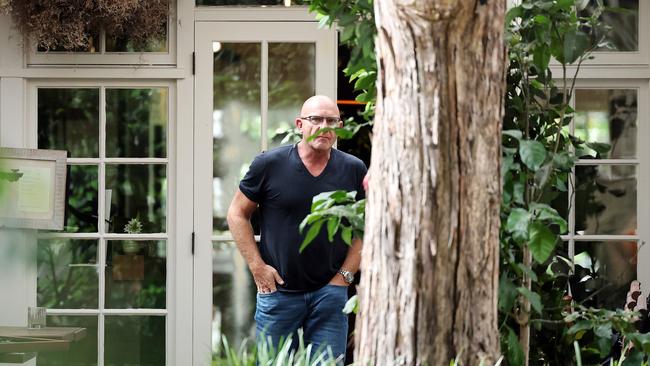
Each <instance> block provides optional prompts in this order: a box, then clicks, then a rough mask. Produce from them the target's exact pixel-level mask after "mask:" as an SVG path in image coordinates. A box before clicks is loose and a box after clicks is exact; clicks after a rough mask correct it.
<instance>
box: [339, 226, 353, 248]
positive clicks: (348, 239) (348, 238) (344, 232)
mask: <svg viewBox="0 0 650 366" xmlns="http://www.w3.org/2000/svg"><path fill="white" fill-rule="evenodd" d="M341 238H343V241H344V242H345V244H347V245H351V244H352V229H351V228H350V227H349V226H343V227H342V228H341Z"/></svg>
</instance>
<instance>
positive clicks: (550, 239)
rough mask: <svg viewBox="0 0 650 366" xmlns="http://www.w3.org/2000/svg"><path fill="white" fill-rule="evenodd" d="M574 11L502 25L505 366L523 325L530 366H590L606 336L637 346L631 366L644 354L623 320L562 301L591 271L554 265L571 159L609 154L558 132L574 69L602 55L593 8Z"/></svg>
mask: <svg viewBox="0 0 650 366" xmlns="http://www.w3.org/2000/svg"><path fill="white" fill-rule="evenodd" d="M575 3H576V2H575V1H574V0H563V1H551V0H524V1H522V2H521V4H520V5H518V6H515V7H513V8H512V9H510V10H509V11H508V13H507V16H506V19H507V24H506V28H507V29H506V38H507V42H508V56H509V66H508V72H507V93H506V100H505V104H506V111H505V117H504V121H503V149H502V151H503V155H502V159H503V160H502V170H501V176H502V182H503V198H502V209H501V220H502V222H503V223H504V225H502V227H501V234H500V236H501V274H500V276H501V278H500V282H499V306H498V308H499V313H500V318H501V328H500V332H501V344H502V350H503V352H504V354H505V355H506V358H507V361H508V364H510V365H521V364H523V363H524V357H525V353H524V352H523V350H522V348H521V346H520V345H519V340H518V338H519V336H518V334H517V333H518V331H519V329H520V327H525V326H526V325H527V324H530V325H531V326H532V327H533V328H532V329H531V332H532V335H531V338H530V339H531V343H530V356H529V360H530V362H531V363H537V362H540V363H546V364H548V363H550V364H566V363H576V364H582V363H585V364H592V363H599V362H601V361H602V360H603V359H605V358H606V357H607V356H608V355H609V354H610V351H611V344H612V335H613V334H614V332H617V333H618V334H622V335H624V336H625V337H626V339H627V340H628V342H636V343H634V345H635V347H634V348H633V349H634V350H636V351H631V352H628V353H627V355H628V356H630V357H639V356H638V355H636V354H635V352H638V350H643V347H644V346H645V345H644V344H643V343H642V342H643V337H641V335H638V333H635V332H634V331H633V330H634V327H633V319H632V318H631V317H630V316H631V315H630V314H629V313H626V312H622V311H618V312H611V311H608V310H604V309H587V308H584V307H582V306H581V305H580V304H576V303H575V302H574V301H573V299H572V298H571V297H570V296H567V294H568V293H567V289H568V286H569V279H570V278H572V277H574V274H573V270H572V268H573V265H574V264H575V265H579V266H588V267H591V265H592V264H591V259H590V258H589V257H588V256H586V257H585V256H577V257H576V258H575V263H571V262H570V261H569V260H568V259H566V258H565V257H563V256H562V255H560V254H561V253H562V249H561V248H559V247H558V243H561V242H562V241H561V240H560V237H559V236H560V235H561V234H564V233H566V232H567V229H568V225H567V221H566V218H565V217H563V212H566V207H567V205H568V203H567V201H566V197H567V191H568V186H569V184H570V183H571V182H570V181H569V175H570V172H571V169H572V167H573V166H574V163H575V161H576V160H577V158H578V157H579V156H582V155H586V154H589V155H590V156H591V157H592V158H596V159H598V158H600V157H601V156H602V155H604V154H606V153H607V152H608V150H609V149H610V147H609V145H607V144H600V143H586V142H584V141H582V140H580V139H579V138H577V137H575V136H572V135H571V134H570V131H569V129H568V127H567V126H568V125H569V123H570V122H571V120H572V119H573V117H574V113H575V111H574V110H573V108H572V107H571V105H570V100H571V97H572V94H573V91H574V85H575V79H576V77H577V74H578V72H579V70H580V66H581V65H582V63H583V62H584V61H585V60H587V59H590V58H592V56H591V52H592V51H594V50H596V49H599V48H602V47H606V46H607V44H606V41H605V39H604V36H603V34H606V31H605V28H606V27H605V26H604V25H603V24H602V23H601V22H600V21H599V16H600V14H601V13H602V11H603V9H602V6H601V7H600V8H598V9H596V11H594V12H592V13H591V15H589V16H581V14H582V13H578V11H577V10H576V7H575ZM552 59H555V60H556V61H557V62H559V63H560V68H561V69H562V74H561V75H553V74H552V73H551V70H550V69H549V64H550V62H551V60H552ZM570 64H573V65H574V66H576V68H575V70H576V73H575V74H573V75H568V74H567V65H570ZM587 193H588V195H589V192H587ZM526 253H530V257H527V254H526ZM531 257H532V260H530V259H528V258H531ZM591 275H592V276H593V275H595V274H594V273H591ZM585 278H587V277H585ZM574 291H575V289H574ZM574 294H575V292H574ZM571 309H574V310H571ZM522 329H523V328H522ZM574 347H575V349H574ZM570 355H573V357H574V358H573V359H572V360H571V359H567V356H569V357H571V356H570ZM624 356H625V355H624Z"/></svg>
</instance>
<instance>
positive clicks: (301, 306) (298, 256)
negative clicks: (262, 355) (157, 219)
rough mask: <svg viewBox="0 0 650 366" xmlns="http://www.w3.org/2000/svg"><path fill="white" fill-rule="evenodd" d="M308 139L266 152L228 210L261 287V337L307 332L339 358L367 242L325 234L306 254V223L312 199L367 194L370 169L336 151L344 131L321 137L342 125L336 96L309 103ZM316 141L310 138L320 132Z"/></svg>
mask: <svg viewBox="0 0 650 366" xmlns="http://www.w3.org/2000/svg"><path fill="white" fill-rule="evenodd" d="M295 124H296V127H297V128H298V129H300V131H301V132H302V139H301V140H300V142H298V143H297V144H295V145H287V146H282V147H279V148H276V149H273V150H270V151H267V152H263V153H261V154H260V155H258V156H257V157H256V158H255V160H254V161H253V163H252V164H251V166H250V168H249V171H248V173H247V174H246V176H245V177H244V179H242V180H241V182H240V184H239V190H238V191H237V192H236V193H235V197H234V199H233V201H232V203H231V205H230V209H229V210H228V225H229V227H230V231H231V233H232V235H233V237H234V239H235V242H236V243H237V247H238V248H239V251H240V252H241V254H242V256H243V257H244V259H245V260H246V262H247V263H248V267H249V269H250V271H251V273H252V274H253V278H254V279H255V284H256V285H257V290H258V293H257V309H256V312H255V320H256V322H257V336H258V341H259V340H262V339H265V340H267V339H268V338H269V337H270V339H271V341H272V343H273V344H274V346H276V347H277V345H278V343H279V341H280V339H281V338H286V337H287V336H289V335H293V339H294V346H295V345H296V343H297V342H296V341H295V340H296V331H297V330H298V329H299V328H302V329H303V330H304V340H305V343H306V344H310V343H311V344H312V345H313V349H314V350H316V349H319V348H320V350H321V351H326V349H327V347H330V348H331V350H332V353H333V355H335V356H336V357H341V360H342V361H343V358H344V357H345V356H344V355H345V347H346V343H347V342H346V341H347V328H348V324H347V316H346V315H345V314H344V313H343V312H342V310H343V306H344V305H345V302H346V301H347V286H349V285H350V284H351V283H352V280H353V278H354V273H355V272H356V271H357V270H358V269H359V261H360V251H361V240H359V239H356V238H355V239H354V240H353V242H352V245H351V246H350V247H348V246H347V245H346V244H345V243H344V241H343V240H342V238H341V237H340V235H336V237H335V240H334V242H329V241H328V239H327V234H326V232H324V230H323V232H321V233H320V234H319V235H318V236H317V237H316V239H315V240H314V241H313V242H312V243H311V244H310V245H309V246H308V247H307V248H306V249H305V250H304V251H303V252H302V253H300V252H299V248H300V244H301V243H302V241H303V239H304V235H302V234H300V233H299V230H298V226H299V225H300V222H301V221H302V220H303V219H304V218H305V216H307V215H308V214H309V213H310V209H311V202H312V198H313V197H314V196H316V195H317V194H319V193H322V192H329V191H334V190H346V191H356V192H357V198H358V199H360V198H363V194H364V190H363V178H364V176H365V175H366V166H365V165H364V164H363V162H362V161H361V160H359V159H357V158H355V157H354V156H352V155H349V154H346V153H344V152H341V151H339V150H336V149H334V148H333V146H334V143H335V142H336V134H335V133H334V132H332V131H328V132H325V133H320V134H318V132H319V130H320V129H321V128H323V127H340V126H342V122H341V119H340V115H339V109H338V107H337V106H336V103H334V102H333V101H332V100H331V99H330V98H328V97H326V96H322V95H316V96H313V97H311V98H309V99H307V100H306V101H305V103H304V104H303V106H302V109H301V111H300V116H299V117H297V118H296V120H295ZM315 134H316V135H317V137H316V138H314V139H312V140H309V137H310V136H312V135H315ZM256 209H259V213H260V226H261V239H260V243H259V246H258V245H257V243H256V242H255V238H254V236H253V228H252V226H251V223H250V218H251V215H252V214H253V212H254V211H255V210H256Z"/></svg>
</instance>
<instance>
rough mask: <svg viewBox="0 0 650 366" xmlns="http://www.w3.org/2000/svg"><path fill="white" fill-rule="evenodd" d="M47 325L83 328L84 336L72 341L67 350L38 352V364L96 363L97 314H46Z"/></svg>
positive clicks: (86, 365)
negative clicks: (84, 330)
mask: <svg viewBox="0 0 650 366" xmlns="http://www.w3.org/2000/svg"><path fill="white" fill-rule="evenodd" d="M47 326H48V327H74V328H85V329H86V336H85V337H84V338H83V339H80V340H78V341H75V342H72V343H71V344H70V349H69V350H67V351H57V352H39V353H38V356H37V357H36V365H38V366H93V365H97V316H67V315H66V316H60V315H55V316H52V315H50V316H48V317H47Z"/></svg>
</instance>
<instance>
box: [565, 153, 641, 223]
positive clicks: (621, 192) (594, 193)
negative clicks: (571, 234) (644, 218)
mask: <svg viewBox="0 0 650 366" xmlns="http://www.w3.org/2000/svg"><path fill="white" fill-rule="evenodd" d="M575 200H576V203H575V205H576V233H577V234H578V235H583V234H610V235H612V234H621V235H634V234H636V226H637V221H636V220H637V217H636V201H637V178H636V167H635V166H633V165H600V166H577V167H576V196H575Z"/></svg>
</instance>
